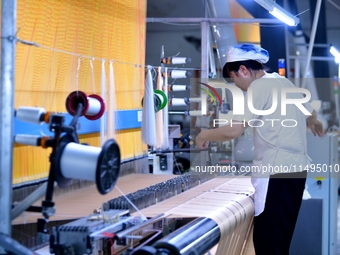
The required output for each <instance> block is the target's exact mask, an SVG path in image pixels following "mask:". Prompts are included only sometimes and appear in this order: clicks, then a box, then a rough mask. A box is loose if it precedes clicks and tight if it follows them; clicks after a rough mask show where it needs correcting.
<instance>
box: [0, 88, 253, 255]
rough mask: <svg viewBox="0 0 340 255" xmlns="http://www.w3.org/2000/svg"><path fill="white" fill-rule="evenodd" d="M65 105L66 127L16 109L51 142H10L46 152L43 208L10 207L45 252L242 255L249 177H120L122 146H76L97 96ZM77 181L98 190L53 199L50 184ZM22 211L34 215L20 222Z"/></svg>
mask: <svg viewBox="0 0 340 255" xmlns="http://www.w3.org/2000/svg"><path fill="white" fill-rule="evenodd" d="M66 108H67V111H68V112H69V114H71V115H72V116H73V119H72V120H71V122H70V123H69V124H65V123H64V122H65V119H64V116H63V115H62V114H58V113H53V112H46V111H45V110H44V109H42V108H36V107H20V108H18V109H17V111H16V117H17V118H18V119H20V120H22V121H26V122H31V123H37V124H39V123H43V122H45V123H47V124H48V125H49V129H50V131H51V132H54V136H53V137H38V136H29V135H16V136H15V141H16V143H21V144H27V145H32V146H41V147H43V148H48V147H51V148H52V153H51V155H50V163H51V164H50V174H49V178H48V181H47V186H45V190H46V194H45V198H44V199H43V200H42V201H39V203H41V206H36V205H31V204H30V203H32V202H35V201H36V200H37V199H36V198H37V197H38V196H39V194H38V193H39V192H37V193H36V194H34V193H33V194H32V195H31V196H30V197H29V198H26V199H25V200H24V201H23V202H21V203H19V204H18V205H16V206H14V208H13V209H12V219H13V220H14V221H13V223H14V224H15V223H20V221H22V219H24V221H25V222H37V223H38V224H37V226H38V237H39V238H40V239H41V240H42V241H48V242H49V252H48V254H49V253H52V254H72V255H76V254H204V253H206V252H209V251H210V250H212V249H216V248H217V250H216V254H235V255H236V254H237V255H239V254H244V252H245V250H246V245H247V243H248V242H247V241H248V239H249V237H250V233H251V226H252V218H253V213H254V207H253V199H252V194H253V188H252V185H251V183H250V178H249V177H248V178H247V177H243V178H242V177H241V176H238V177H235V176H234V177H233V176H215V175H213V174H211V173H200V172H194V171H191V172H189V173H186V174H182V175H179V176H175V175H168V174H160V175H152V174H139V175H138V174H130V175H127V176H123V177H121V178H118V177H119V174H120V165H121V164H120V163H121V162H120V149H119V146H118V144H116V142H115V140H114V139H109V140H108V141H106V142H105V143H104V145H103V146H102V148H96V147H92V146H89V145H86V144H80V143H79V140H78V136H77V132H76V131H77V120H78V118H79V117H80V116H85V117H86V118H88V119H97V118H100V117H101V116H102V115H103V112H104V110H103V108H104V105H103V103H102V100H101V98H100V97H98V96H96V95H90V96H87V95H86V94H85V93H83V92H81V91H76V92H72V93H71V94H70V95H69V96H68V98H67V100H66ZM76 178H80V179H82V180H88V181H92V182H94V183H96V189H97V190H96V191H94V190H93V189H92V187H90V188H88V189H80V190H79V191H76V192H72V194H67V196H64V197H63V196H59V197H56V198H55V199H53V191H54V185H55V183H57V184H58V186H59V187H62V188H63V187H67V186H68V185H69V184H70V182H71V181H72V179H76ZM114 188H115V189H114ZM113 189H114V191H113V192H111V191H112V190H113ZM42 191H44V190H43V188H41V189H40V192H42ZM116 191H119V193H118V192H116ZM98 193H99V194H98ZM124 194H128V195H124ZM40 195H41V194H40ZM100 195H106V197H104V196H100ZM24 211H33V212H38V213H40V217H39V216H38V217H37V215H32V214H23V215H22V216H21V217H18V216H19V215H20V214H21V213H22V212H24ZM56 211H57V212H58V213H57V214H56ZM41 214H42V216H43V218H41ZM58 217H59V219H60V218H62V219H63V220H70V222H69V223H66V224H63V225H56V226H54V227H53V228H52V231H51V232H48V230H47V228H46V226H47V224H48V222H49V221H50V220H56V219H58ZM0 245H1V246H3V247H5V248H6V249H7V250H10V251H12V252H14V253H15V254H32V252H31V251H29V250H28V249H27V248H26V247H23V246H22V245H19V244H17V243H16V242H15V241H14V240H10V238H6V237H3V238H0ZM38 254H42V253H41V251H38Z"/></svg>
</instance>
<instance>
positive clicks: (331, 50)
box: [329, 46, 340, 63]
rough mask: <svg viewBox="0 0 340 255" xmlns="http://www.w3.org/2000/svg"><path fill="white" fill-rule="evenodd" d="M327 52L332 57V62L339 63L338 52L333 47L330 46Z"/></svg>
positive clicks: (339, 56) (339, 53)
mask: <svg viewBox="0 0 340 255" xmlns="http://www.w3.org/2000/svg"><path fill="white" fill-rule="evenodd" d="M329 52H330V53H331V54H332V55H333V56H334V60H335V62H336V63H340V52H339V51H337V49H336V48H335V47H334V46H331V48H330V49H329Z"/></svg>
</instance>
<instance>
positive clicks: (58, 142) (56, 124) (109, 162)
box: [27, 98, 120, 241]
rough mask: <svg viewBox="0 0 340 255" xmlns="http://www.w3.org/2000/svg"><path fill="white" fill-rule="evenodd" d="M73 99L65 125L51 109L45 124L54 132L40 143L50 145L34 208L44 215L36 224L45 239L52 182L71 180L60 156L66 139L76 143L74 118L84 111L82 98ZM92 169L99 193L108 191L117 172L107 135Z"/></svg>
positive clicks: (116, 153)
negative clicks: (41, 197)
mask: <svg viewBox="0 0 340 255" xmlns="http://www.w3.org/2000/svg"><path fill="white" fill-rule="evenodd" d="M98 100H99V98H98ZM86 102H87V101H86ZM73 103H74V101H73ZM77 103H78V104H77V106H75V105H73V106H72V107H73V109H75V111H74V112H73V114H71V115H72V116H73V119H72V120H71V122H70V123H69V124H68V125H67V124H64V122H65V116H64V115H63V114H59V113H52V114H51V115H50V118H49V123H48V125H49V130H50V131H51V132H53V133H54V135H53V137H49V139H47V140H46V142H45V143H44V146H42V145H41V146H42V147H43V148H48V147H49V148H52V152H51V154H50V157H49V161H50V169H49V175H48V179H47V188H46V193H45V198H44V200H43V201H42V204H41V207H39V208H34V210H35V211H38V212H41V213H42V215H43V216H44V218H43V219H42V218H41V219H38V225H37V227H38V229H37V231H38V237H39V236H40V238H43V239H46V238H47V236H48V233H47V232H48V231H47V229H46V224H47V222H48V219H49V218H50V217H51V216H52V215H54V213H55V204H54V202H53V192H54V183H55V182H57V183H58V186H59V187H62V188H63V187H66V186H68V185H69V184H70V183H71V181H72V179H68V178H65V177H64V176H63V175H62V174H61V169H60V159H61V156H62V153H63V151H64V149H65V147H66V146H67V145H68V144H69V143H79V139H78V135H77V127H78V119H79V117H81V116H82V115H84V112H85V113H86V111H87V110H86V109H87V108H86V107H84V105H83V104H82V102H79V101H78V102H77ZM84 109H85V110H84ZM95 117H97V116H95ZM83 146H86V145H83ZM94 171H95V182H96V185H97V189H98V191H99V193H101V194H106V193H108V192H110V191H111V190H112V189H113V187H114V186H115V184H116V181H117V179H118V176H119V172H120V150H119V146H118V145H117V143H116V142H115V140H114V139H109V140H108V141H106V143H105V144H104V145H103V147H102V150H101V152H100V153H99V155H98V159H97V162H96V167H95V169H94ZM79 179H81V176H79ZM27 210H32V207H29V208H28V209H27ZM45 241H46V240H45Z"/></svg>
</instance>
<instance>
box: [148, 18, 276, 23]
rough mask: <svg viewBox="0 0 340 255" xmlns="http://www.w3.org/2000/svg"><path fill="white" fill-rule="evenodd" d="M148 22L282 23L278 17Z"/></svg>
mask: <svg viewBox="0 0 340 255" xmlns="http://www.w3.org/2000/svg"><path fill="white" fill-rule="evenodd" d="M146 22H148V23H163V22H164V23H168V22H169V23H171V22H172V23H202V22H213V23H262V24H264V23H266V24H282V21H280V20H278V19H249V18H244V19H242V18H239V19H233V18H146Z"/></svg>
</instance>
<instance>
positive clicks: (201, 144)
mask: <svg viewBox="0 0 340 255" xmlns="http://www.w3.org/2000/svg"><path fill="white" fill-rule="evenodd" d="M205 132H206V131H205V130H203V131H202V132H201V133H199V134H198V136H196V145H197V147H198V148H200V149H205V148H207V147H208V146H209V141H207V140H206V139H205V138H204V133H205Z"/></svg>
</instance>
